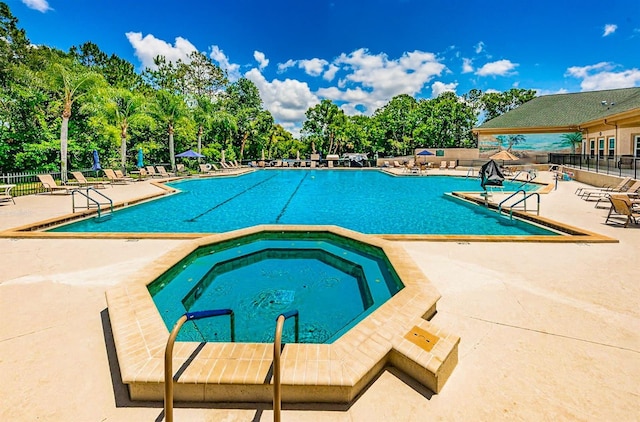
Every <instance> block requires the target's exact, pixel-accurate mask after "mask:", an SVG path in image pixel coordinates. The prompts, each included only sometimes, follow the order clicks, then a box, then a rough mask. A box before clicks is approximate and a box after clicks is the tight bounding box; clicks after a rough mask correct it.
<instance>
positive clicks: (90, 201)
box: [71, 187, 113, 223]
mask: <svg viewBox="0 0 640 422" xmlns="http://www.w3.org/2000/svg"><path fill="white" fill-rule="evenodd" d="M83 190H84V192H83ZM92 192H95V193H96V194H97V195H98V196H101V197H102V198H103V199H106V202H100V201H98V200H97V199H95V198H92V197H91V193H92ZM76 194H78V195H80V196H82V197H84V198H86V200H87V204H86V205H84V206H82V205H76ZM102 205H109V213H108V214H103V210H102ZM71 207H72V209H73V212H74V213H75V212H76V209H78V208H81V209H84V208H86V209H91V208H96V209H97V214H98V215H97V216H96V218H95V219H94V221H95V222H96V223H101V222H103V221H107V220H110V219H111V215H112V214H113V201H112V200H111V198H109V197H108V196H106V195H105V194H103V193H102V192H98V191H97V190H96V189H95V188H92V187H86V188H77V189H74V190H72V191H71Z"/></svg>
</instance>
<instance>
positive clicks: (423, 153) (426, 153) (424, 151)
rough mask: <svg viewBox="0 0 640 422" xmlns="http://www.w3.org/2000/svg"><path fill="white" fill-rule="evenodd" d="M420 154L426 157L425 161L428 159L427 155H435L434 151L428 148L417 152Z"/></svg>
mask: <svg viewBox="0 0 640 422" xmlns="http://www.w3.org/2000/svg"><path fill="white" fill-rule="evenodd" d="M418 155H419V156H422V157H425V159H424V161H425V163H426V161H427V158H426V156H427V155H433V152H431V151H428V150H426V149H423V150H422V151H420V152H419V153H417V154H416V156H418ZM416 161H418V159H417V158H416Z"/></svg>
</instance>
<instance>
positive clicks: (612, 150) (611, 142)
mask: <svg viewBox="0 0 640 422" xmlns="http://www.w3.org/2000/svg"><path fill="white" fill-rule="evenodd" d="M615 153H616V138H609V157H613V156H614V155H615Z"/></svg>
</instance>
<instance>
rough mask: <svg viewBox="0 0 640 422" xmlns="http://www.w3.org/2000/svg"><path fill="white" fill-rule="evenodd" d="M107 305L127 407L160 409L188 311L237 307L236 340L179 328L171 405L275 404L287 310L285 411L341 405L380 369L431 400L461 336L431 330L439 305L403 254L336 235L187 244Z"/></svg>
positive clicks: (322, 230) (234, 235)
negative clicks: (279, 330)
mask: <svg viewBox="0 0 640 422" xmlns="http://www.w3.org/2000/svg"><path fill="white" fill-rule="evenodd" d="M152 293H153V297H152ZM106 296H107V303H108V311H109V319H110V322H111V328H112V332H113V339H114V343H115V348H116V353H117V358H118V363H119V366H120V373H121V378H122V381H123V383H124V384H126V385H127V386H128V388H129V394H130V397H131V399H132V400H162V399H163V394H164V372H163V368H164V364H163V361H164V350H165V346H166V343H167V339H168V337H169V328H170V327H172V326H173V324H174V323H175V322H176V320H177V319H178V318H179V317H180V316H181V315H183V314H184V313H185V312H187V311H188V312H193V311H198V310H203V309H215V308H235V309H233V310H234V313H235V315H236V318H237V322H236V324H235V326H236V328H237V336H236V338H235V341H233V342H232V341H231V338H230V326H229V321H228V319H227V320H226V321H225V318H213V319H210V320H208V321H207V320H201V321H199V323H198V325H193V324H192V323H191V322H189V323H188V324H191V325H188V326H187V325H185V327H183V332H182V334H181V337H180V338H179V339H178V340H179V341H178V342H177V343H176V345H175V348H174V350H173V368H179V369H178V370H177V372H178V373H179V374H180V375H179V377H178V379H177V380H176V382H175V384H174V398H175V400H177V401H212V402H215V401H220V402H271V401H272V391H273V388H272V385H271V382H272V379H271V376H272V375H271V374H272V364H273V362H272V358H273V343H270V341H271V340H272V337H273V332H274V329H275V317H276V316H277V315H278V314H280V313H281V312H286V311H289V310H292V309H297V310H298V311H299V316H300V338H301V340H300V342H299V343H295V344H294V343H292V342H291V341H292V338H293V334H294V333H293V330H292V327H290V326H289V327H287V326H286V325H285V333H284V336H283V340H284V342H285V343H286V345H285V347H284V349H283V351H282V363H281V369H282V376H281V383H282V390H281V391H282V401H283V402H296V403H301V402H314V403H318V402H329V403H349V402H351V401H352V400H353V399H354V398H355V397H357V395H358V394H359V393H360V392H361V391H362V389H364V388H365V387H366V386H367V385H368V384H369V383H370V382H371V381H372V380H373V379H374V378H375V377H376V376H377V375H378V374H379V373H380V372H381V371H382V370H383V369H384V367H385V366H387V365H390V366H394V367H396V368H398V369H400V370H401V371H404V372H405V373H407V374H408V375H410V376H411V377H413V378H414V379H416V380H417V381H418V382H420V383H422V384H423V385H425V386H426V387H428V388H430V389H431V390H432V391H434V392H436V393H437V392H439V391H440V390H441V388H442V387H443V385H444V383H445V382H446V380H447V379H448V377H449V375H450V374H451V372H452V371H453V369H454V367H455V366H456V363H457V359H458V354H457V350H458V343H459V341H460V339H459V337H457V336H455V335H453V334H450V333H448V332H446V331H444V330H442V329H440V328H438V327H436V326H434V325H433V324H432V323H431V322H430V321H429V319H430V318H431V317H432V316H433V315H434V314H435V310H436V302H437V301H438V299H439V298H440V295H439V294H438V292H437V291H436V290H435V289H434V288H433V287H432V285H431V283H430V282H429V280H428V279H427V278H426V277H425V275H424V273H423V272H422V271H421V270H420V269H419V268H418V267H416V265H415V263H414V262H413V261H412V260H411V258H410V257H409V256H408V255H407V254H406V252H405V251H404V249H402V248H401V247H400V246H398V245H396V244H394V243H393V242H390V241H386V240H382V239H380V238H378V237H375V236H369V235H363V234H361V233H357V232H353V231H350V230H346V229H342V228H338V227H333V226H255V227H252V228H248V229H242V230H238V231H234V232H229V233H224V234H219V235H213V236H208V237H203V238H200V239H197V240H194V241H190V242H185V243H183V244H182V246H179V247H177V248H176V249H175V250H173V251H171V252H169V253H168V254H166V255H164V256H163V257H161V258H159V259H158V260H157V261H155V262H154V263H153V264H152V265H150V266H149V267H147V268H146V269H145V270H144V271H142V272H141V273H140V275H139V276H138V277H137V278H136V279H134V280H131V281H129V282H127V283H123V284H121V285H119V286H117V287H114V288H112V289H110V290H109V291H107V294H106ZM232 299H233V300H234V301H232ZM156 304H157V305H158V306H156ZM243 318H244V319H243ZM216 320H218V321H216ZM258 325H263V327H262V328H261V330H260V331H255V330H254V328H256V327H254V326H258Z"/></svg>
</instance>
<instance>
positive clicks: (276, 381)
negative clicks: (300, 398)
mask: <svg viewBox="0 0 640 422" xmlns="http://www.w3.org/2000/svg"><path fill="white" fill-rule="evenodd" d="M291 317H295V322H296V326H295V329H296V343H297V342H298V341H299V337H300V334H299V332H300V316H299V314H298V311H297V310H292V311H288V312H284V313H282V314H280V315H278V317H277V318H276V333H275V339H274V341H273V420H274V421H275V422H280V413H281V408H282V395H281V393H280V352H281V344H282V327H283V325H284V321H285V320H286V319H288V318H291Z"/></svg>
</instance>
